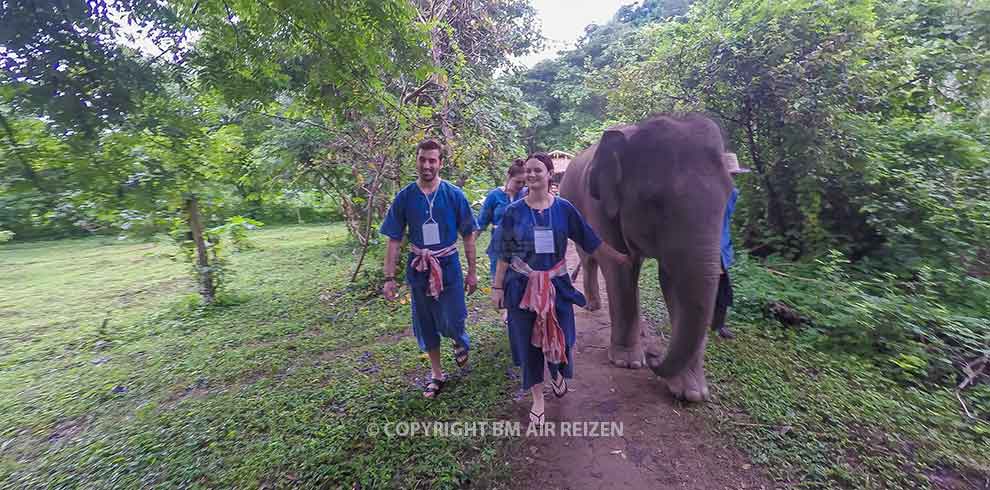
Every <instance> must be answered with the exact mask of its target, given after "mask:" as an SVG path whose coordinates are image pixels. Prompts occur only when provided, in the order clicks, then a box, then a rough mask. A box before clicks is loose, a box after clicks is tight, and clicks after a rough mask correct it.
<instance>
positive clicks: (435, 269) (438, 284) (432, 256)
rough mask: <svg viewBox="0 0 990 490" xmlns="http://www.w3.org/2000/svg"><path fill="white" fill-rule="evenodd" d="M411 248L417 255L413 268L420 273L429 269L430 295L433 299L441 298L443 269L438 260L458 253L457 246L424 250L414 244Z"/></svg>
mask: <svg viewBox="0 0 990 490" xmlns="http://www.w3.org/2000/svg"><path fill="white" fill-rule="evenodd" d="M409 248H410V250H412V253H413V255H415V257H414V258H413V261H412V266H413V268H414V269H416V270H417V271H419V272H424V271H426V270H427V269H429V271H430V272H429V274H430V278H429V291H428V292H429V295H430V296H433V299H438V298H440V293H442V292H443V268H441V267H440V261H439V260H437V259H439V258H440V257H447V256H449V255H454V254H455V253H457V244H456V243H455V244H453V245H451V246H449V247H446V248H441V249H440V250H430V249H428V248H427V249H423V248H419V247H417V246H415V245H412V244H410V245H409Z"/></svg>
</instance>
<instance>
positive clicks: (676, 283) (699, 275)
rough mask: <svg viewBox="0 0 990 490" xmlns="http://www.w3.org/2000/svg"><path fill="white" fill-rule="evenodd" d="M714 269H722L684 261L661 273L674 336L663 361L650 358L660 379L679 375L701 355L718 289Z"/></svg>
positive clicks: (717, 273) (717, 275) (648, 360)
mask: <svg viewBox="0 0 990 490" xmlns="http://www.w3.org/2000/svg"><path fill="white" fill-rule="evenodd" d="M678 259H680V257H678ZM713 265H714V267H713ZM715 267H719V265H718V263H717V262H715V263H706V262H701V263H698V262H697V261H695V263H693V264H690V263H688V261H686V260H683V259H681V260H678V261H676V262H674V265H673V266H672V267H671V268H670V269H668V270H665V271H664V273H663V274H661V280H660V286H661V288H662V289H663V295H664V299H665V301H666V303H667V313H668V317H669V318H670V324H671V327H672V334H671V340H670V346H669V348H668V349H667V353H666V355H665V356H664V358H663V359H662V360H661V359H659V358H658V356H655V355H654V356H652V358H648V359H647V364H648V365H649V366H650V368H651V369H653V372H655V373H656V374H657V376H660V377H662V378H670V377H673V376H676V375H678V374H679V373H680V372H681V371H682V370H684V368H686V367H688V366H689V365H690V364H691V363H692V362H693V361H695V360H696V359H697V356H700V355H702V351H703V350H704V348H705V340H706V335H707V334H708V327H709V326H710V325H711V323H712V315H713V313H714V305H715V294H716V292H717V290H718V281H719V272H717V271H719V269H717V268H715Z"/></svg>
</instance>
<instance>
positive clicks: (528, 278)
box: [492, 153, 629, 424]
mask: <svg viewBox="0 0 990 490" xmlns="http://www.w3.org/2000/svg"><path fill="white" fill-rule="evenodd" d="M524 168H525V172H526V185H527V186H528V188H529V192H528V194H527V195H526V197H525V198H523V199H520V200H518V201H516V202H514V203H512V204H510V205H509V206H508V207H507V208H506V210H505V213H504V214H503V216H502V225H501V227H500V229H501V231H500V233H499V235H500V236H499V241H498V245H496V252H497V253H498V255H499V261H498V264H497V267H496V272H495V285H494V286H493V287H492V302H493V303H494V304H495V305H496V306H497V307H500V308H501V307H503V306H504V307H505V308H507V309H508V317H509V342H510V344H511V347H512V356H513V359H514V360H515V361H516V364H517V365H518V366H520V367H521V368H522V377H523V389H529V390H530V391H531V392H532V394H533V406H532V408H531V409H530V414H529V416H530V420H531V421H532V422H533V423H534V424H542V423H543V421H544V418H543V415H544V399H543V373H544V366H546V367H547V368H549V371H550V376H551V386H552V388H553V392H554V395H556V396H557V397H558V398H559V397H563V396H564V395H565V394H566V393H567V381H566V379H567V378H571V377H573V376H574V356H573V346H574V339H575V331H574V307H573V306H572V305H578V306H584V305H585V303H586V300H585V297H584V295H583V294H581V293H580V292H579V291H577V290H576V289H574V285H573V284H571V279H570V276H569V275H568V273H567V265H566V260H565V257H566V254H567V240H568V239H571V240H573V241H574V242H575V243H577V244H578V246H580V247H581V248H582V249H583V250H584V251H586V252H587V253H589V254H591V255H593V256H596V255H598V257H597V258H602V257H601V256H600V255H601V254H607V255H609V256H611V257H612V259H614V260H618V261H620V262H625V263H628V261H629V258H628V257H627V256H625V255H622V254H620V253H619V252H617V251H615V250H614V249H613V248H612V247H610V246H608V244H606V243H603V242H602V241H601V240H600V239H599V238H598V236H597V235H596V234H595V232H594V231H593V230H592V229H591V227H590V226H588V223H587V222H586V221H585V220H584V217H582V216H581V213H580V212H579V211H578V210H577V209H576V208H575V207H574V206H573V205H572V204H571V203H570V202H568V201H567V200H566V199H563V198H560V197H555V196H553V195H551V194H550V176H551V175H553V161H552V160H551V159H550V157H549V156H548V155H546V154H545V153H537V154H534V155H531V156H530V157H529V158H528V159H527V160H526V163H525V165H524Z"/></svg>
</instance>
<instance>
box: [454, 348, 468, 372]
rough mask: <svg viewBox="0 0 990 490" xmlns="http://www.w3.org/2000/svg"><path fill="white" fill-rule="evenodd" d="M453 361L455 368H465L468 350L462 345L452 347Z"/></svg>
mask: <svg viewBox="0 0 990 490" xmlns="http://www.w3.org/2000/svg"><path fill="white" fill-rule="evenodd" d="M454 361H455V362H456V363H457V367H464V366H467V363H468V350H467V347H464V346H463V345H456V344H455V345H454Z"/></svg>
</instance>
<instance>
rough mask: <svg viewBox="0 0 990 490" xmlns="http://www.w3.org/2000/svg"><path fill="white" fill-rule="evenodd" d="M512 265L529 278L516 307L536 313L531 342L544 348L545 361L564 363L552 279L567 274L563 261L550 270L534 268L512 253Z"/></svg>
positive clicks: (562, 334) (563, 351)
mask: <svg viewBox="0 0 990 490" xmlns="http://www.w3.org/2000/svg"><path fill="white" fill-rule="evenodd" d="M512 268H513V269H515V271H516V272H518V273H520V274H524V275H526V277H528V278H529V281H528V282H527V283H526V291H525V292H524V293H523V298H522V301H521V302H520V303H519V308H521V309H524V310H530V311H533V312H535V313H536V321H534V322H533V334H532V336H531V337H530V340H529V341H530V343H531V344H532V345H533V347H539V348H540V350H542V351H543V356H544V357H545V358H546V360H547V361H548V362H552V363H554V364H567V350H566V349H567V341H566V340H565V339H564V330H563V329H561V328H560V322H559V321H558V320H557V310H556V309H555V308H554V306H555V305H554V303H555V300H556V297H557V291H556V289H555V288H554V287H553V282H552V279H553V278H555V277H558V276H565V275H567V263H566V261H564V260H561V261H560V262H557V265H555V266H553V268H551V269H550V270H546V271H535V270H533V269H532V268H531V267H530V266H529V264H527V263H526V262H525V261H523V260H522V259H520V258H518V257H513V259H512Z"/></svg>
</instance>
